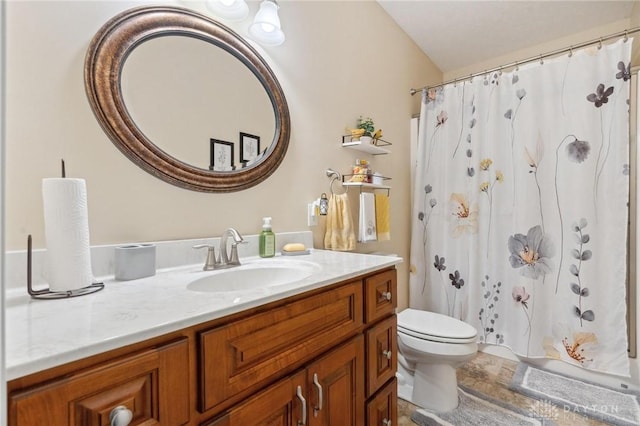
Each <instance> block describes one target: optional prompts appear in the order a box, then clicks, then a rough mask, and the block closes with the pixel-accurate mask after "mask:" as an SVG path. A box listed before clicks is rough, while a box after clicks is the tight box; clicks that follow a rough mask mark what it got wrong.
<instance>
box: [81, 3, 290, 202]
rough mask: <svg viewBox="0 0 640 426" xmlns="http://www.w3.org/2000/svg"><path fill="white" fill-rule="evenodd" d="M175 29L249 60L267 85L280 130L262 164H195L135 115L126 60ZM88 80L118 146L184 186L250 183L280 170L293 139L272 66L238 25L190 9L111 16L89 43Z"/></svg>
mask: <svg viewBox="0 0 640 426" xmlns="http://www.w3.org/2000/svg"><path fill="white" fill-rule="evenodd" d="M171 35H180V36H186V37H192V38H196V39H200V40H203V41H206V42H208V43H211V44H213V45H215V46H217V47H220V48H222V49H224V50H225V51H227V52H228V53H230V54H231V55H233V56H234V57H236V58H237V59H238V60H240V61H241V62H242V63H243V64H244V65H246V66H247V67H248V68H249V69H250V70H251V71H252V72H253V74H254V75H255V76H256V77H257V78H258V80H259V81H260V83H261V84H262V86H263V87H264V89H265V91H266V92H267V95H268V96H269V99H270V100H271V104H272V106H273V110H274V115H275V134H274V139H273V142H272V143H271V145H270V146H269V148H268V150H267V151H266V152H265V154H264V156H263V157H262V159H260V160H259V161H258V162H257V163H256V164H254V165H252V166H250V167H247V168H244V169H240V170H234V171H230V172H215V171H210V170H205V169H201V168H198V167H194V166H192V165H190V164H187V163H184V162H182V161H180V160H178V159H176V158H174V157H172V156H171V155H168V154H167V153H166V152H164V151H163V150H162V149H160V148H158V147H157V146H156V145H155V144H154V143H153V142H152V141H151V140H149V139H148V138H147V137H146V136H145V135H144V133H142V131H140V129H139V128H138V126H137V125H136V123H135V122H134V121H133V119H132V117H131V115H130V114H129V112H128V110H127V108H126V106H125V103H124V100H123V95H122V88H121V85H120V80H121V73H122V68H123V66H124V63H125V61H126V59H127V57H128V56H129V54H130V53H131V52H132V51H133V50H134V49H135V48H136V46H138V45H140V44H141V43H143V42H144V41H146V40H150V39H152V38H156V37H164V36H171ZM84 82H85V90H86V92H87V97H88V99H89V103H90V105H91V108H92V110H93V113H94V114H95V116H96V118H97V120H98V122H99V123H100V126H101V127H102V129H103V130H104V132H105V133H106V134H107V136H109V138H110V139H111V141H112V142H113V143H114V144H115V145H116V146H117V147H118V149H119V150H120V151H122V153H124V154H125V155H126V156H127V157H128V158H129V159H130V160H131V161H133V162H134V163H135V164H137V165H138V166H140V167H141V168H143V169H144V170H146V171H147V172H149V173H151V174H152V175H154V176H156V177H158V178H160V179H162V180H164V181H166V182H169V183H171V184H173V185H176V186H179V187H181V188H185V189H190V190H193V191H201V192H232V191H239V190H242V189H247V188H250V187H252V186H254V185H257V184H258V183H260V182H262V181H263V180H265V179H266V178H267V177H268V176H269V175H271V174H272V173H273V172H274V171H275V170H276V168H277V167H278V166H279V165H280V163H281V162H282V160H283V158H284V155H285V153H286V151H287V147H288V145H289V136H290V132H291V129H290V118H289V109H288V106H287V101H286V99H285V96H284V93H283V91H282V88H281V87H280V84H279V83H278V80H277V79H276V76H275V74H274V73H273V71H272V70H271V68H270V67H269V66H268V65H267V63H266V62H265V61H264V59H263V58H262V57H261V56H260V54H259V53H258V52H257V51H256V50H255V49H254V48H253V47H252V46H251V45H250V44H248V43H247V42H246V41H245V40H244V39H243V38H242V37H240V36H239V35H238V34H237V33H235V32H234V31H233V30H231V29H229V28H228V27H226V26H224V25H222V24H220V23H218V22H216V21H214V20H213V19H210V18H208V17H206V16H204V15H201V14H200V13H198V12H195V11H192V10H189V9H184V8H179V7H168V6H167V7H165V6H152V7H147V6H143V7H136V8H133V9H129V10H127V11H124V12H122V13H120V14H118V15H116V16H115V17H113V18H112V19H110V20H109V21H108V22H107V23H105V24H104V25H103V26H102V28H100V30H98V32H97V33H96V35H95V36H94V37H93V39H92V41H91V44H90V45H89V48H88V50H87V55H86V58H85V64H84ZM206 143H209V141H208V140H207V141H206Z"/></svg>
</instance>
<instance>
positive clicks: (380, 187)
mask: <svg viewBox="0 0 640 426" xmlns="http://www.w3.org/2000/svg"><path fill="white" fill-rule="evenodd" d="M342 184H343V185H344V186H359V187H361V188H371V189H391V187H390V186H389V185H376V184H375V183H366V182H342Z"/></svg>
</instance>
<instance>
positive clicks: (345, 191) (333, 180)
mask: <svg viewBox="0 0 640 426" xmlns="http://www.w3.org/2000/svg"><path fill="white" fill-rule="evenodd" d="M337 180H339V181H340V183H341V184H342V179H341V178H340V177H338V176H335V177H334V178H333V179H331V183H330V184H329V189H330V190H331V195H335V192H333V183H334V182H335V181H337ZM343 188H344V192H343V194H346V193H347V192H349V187H348V186H343Z"/></svg>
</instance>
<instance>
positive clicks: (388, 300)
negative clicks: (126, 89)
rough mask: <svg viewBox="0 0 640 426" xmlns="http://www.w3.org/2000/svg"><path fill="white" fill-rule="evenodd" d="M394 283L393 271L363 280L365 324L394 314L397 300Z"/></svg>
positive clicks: (394, 275)
mask: <svg viewBox="0 0 640 426" xmlns="http://www.w3.org/2000/svg"><path fill="white" fill-rule="evenodd" d="M396 282H397V278H396V270H395V269H391V270H388V271H384V272H381V273H379V274H376V275H372V276H370V277H368V278H366V279H365V280H364V291H365V322H366V323H367V324H370V323H373V322H375V321H377V320H379V319H381V318H384V317H386V316H387V315H393V314H394V313H395V309H396V306H397V298H398V293H397V285H396Z"/></svg>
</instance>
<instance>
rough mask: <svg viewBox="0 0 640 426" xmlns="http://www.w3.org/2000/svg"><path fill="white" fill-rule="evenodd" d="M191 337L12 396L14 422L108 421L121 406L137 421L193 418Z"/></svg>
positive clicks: (102, 425)
mask: <svg viewBox="0 0 640 426" xmlns="http://www.w3.org/2000/svg"><path fill="white" fill-rule="evenodd" d="M188 356H189V350H188V344H187V339H186V338H184V339H180V340H178V341H175V342H173V343H169V344H167V345H165V346H161V347H159V348H151V349H149V350H146V351H143V352H141V353H137V354H134V355H131V356H127V357H124V358H122V359H118V360H114V361H112V362H109V363H106V364H102V365H99V366H96V367H92V368H89V369H87V370H83V371H79V372H77V373H74V374H72V375H70V376H65V377H62V378H60V379H58V380H55V381H53V382H50V383H46V384H44V385H41V386H38V387H35V388H31V389H26V390H22V391H18V392H15V393H12V394H11V395H10V396H9V425H11V426H34V425H47V426H107V425H110V424H111V422H110V420H109V414H110V413H111V411H112V410H114V409H115V408H116V407H118V406H124V407H126V409H128V410H130V411H131V414H132V420H131V423H130V424H131V425H145V426H148V425H159V424H160V422H161V419H162V424H163V425H181V424H185V423H187V422H188V421H189V379H188V377H189V358H188Z"/></svg>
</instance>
